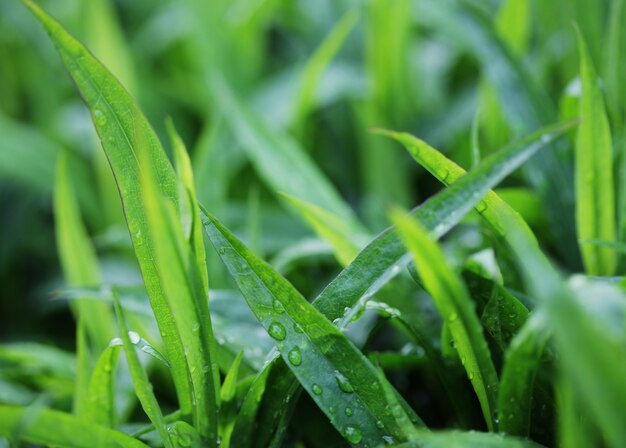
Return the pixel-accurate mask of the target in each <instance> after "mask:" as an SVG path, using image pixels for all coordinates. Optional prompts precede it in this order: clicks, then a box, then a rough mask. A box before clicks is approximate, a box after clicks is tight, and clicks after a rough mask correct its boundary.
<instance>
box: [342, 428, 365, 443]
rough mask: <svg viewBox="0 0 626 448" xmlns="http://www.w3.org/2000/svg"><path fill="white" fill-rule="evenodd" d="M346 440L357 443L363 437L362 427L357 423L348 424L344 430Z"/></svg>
mask: <svg viewBox="0 0 626 448" xmlns="http://www.w3.org/2000/svg"><path fill="white" fill-rule="evenodd" d="M344 436H345V438H346V440H347V441H348V442H350V443H352V444H357V443H359V442H360V441H361V440H362V439H363V433H362V432H361V428H359V427H358V426H356V425H348V426H346V429H345V431H344Z"/></svg>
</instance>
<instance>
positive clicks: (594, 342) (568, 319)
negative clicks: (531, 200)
mask: <svg viewBox="0 0 626 448" xmlns="http://www.w3.org/2000/svg"><path fill="white" fill-rule="evenodd" d="M508 229H509V239H510V242H511V245H512V247H513V248H514V250H515V253H516V255H517V260H518V262H519V264H520V267H521V268H522V269H523V272H524V274H525V279H526V282H527V284H528V287H529V289H530V290H531V291H532V294H533V295H534V296H535V297H536V298H537V299H539V300H540V301H541V302H542V305H543V309H544V310H545V312H546V315H547V317H548V319H549V320H550V323H551V327H552V330H553V332H554V339H555V342H556V345H557V347H558V348H559V357H560V358H559V359H560V360H561V368H562V371H563V373H564V374H566V375H567V377H568V379H569V380H570V381H571V383H572V385H573V387H574V389H575V391H576V395H577V397H578V399H579V400H580V401H581V403H582V405H583V406H584V407H585V409H587V410H586V411H585V413H586V414H588V415H590V416H591V418H593V421H594V422H595V424H596V425H597V426H598V428H600V429H601V431H602V433H603V435H604V437H605V439H606V441H607V443H608V444H609V445H610V446H614V447H620V446H623V445H624V444H625V443H626V428H625V427H624V425H622V424H621V422H623V421H625V420H626V408H624V406H623V403H626V388H624V385H623V378H624V377H625V376H626V366H624V365H623V363H615V360H616V359H621V357H623V356H624V353H625V352H626V342H625V341H624V338H623V330H622V334H621V339H617V340H616V339H615V333H614V332H613V331H607V330H609V329H610V328H611V325H610V324H609V321H607V322H602V321H601V319H599V318H598V317H596V316H594V314H593V313H590V312H589V311H588V310H586V309H583V307H582V306H581V304H580V302H579V299H576V298H575V297H574V296H573V294H572V293H571V292H570V290H569V289H568V288H566V286H565V285H564V284H563V283H562V282H561V279H560V278H559V275H558V273H557V272H556V270H555V269H554V268H553V267H552V265H551V264H550V263H549V262H548V260H547V259H546V258H545V256H543V255H542V254H537V253H536V251H533V250H532V249H529V245H530V244H531V243H530V241H529V240H528V238H527V237H526V236H525V235H524V234H523V233H522V232H519V231H518V229H517V228H516V227H515V226H513V225H512V226H510V227H508ZM596 300H599V301H601V300H602V297H596ZM622 308H623V306H622ZM619 313H621V314H622V316H623V313H624V310H623V309H621V310H619ZM608 314H609V316H611V317H608V319H612V318H613V316H614V314H615V310H613V311H611V312H609V313H608ZM620 319H621V317H620ZM623 322H624V321H623V319H622V320H621V322H620V323H621V324H622V325H623ZM607 325H608V326H607Z"/></svg>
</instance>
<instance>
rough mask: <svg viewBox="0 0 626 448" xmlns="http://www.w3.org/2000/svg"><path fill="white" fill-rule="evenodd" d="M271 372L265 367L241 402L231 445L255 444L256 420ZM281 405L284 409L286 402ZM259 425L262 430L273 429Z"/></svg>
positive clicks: (242, 447) (244, 445)
mask: <svg viewBox="0 0 626 448" xmlns="http://www.w3.org/2000/svg"><path fill="white" fill-rule="evenodd" d="M270 372H271V371H270V369H263V370H262V371H261V372H260V373H259V374H258V375H257V376H256V377H255V379H254V381H253V382H252V385H251V386H250V389H249V390H248V393H247V394H246V396H245V398H244V400H243V402H242V404H241V408H240V409H239V415H238V416H237V420H236V421H235V426H234V428H233V431H232V434H231V439H230V445H229V446H232V447H241V448H248V447H251V446H254V440H255V434H254V427H255V422H257V415H258V412H259V407H260V406H261V403H262V400H263V399H264V395H265V390H266V387H267V378H268V376H269V374H270ZM280 406H281V409H283V410H284V403H282V402H281V404H280ZM258 427H259V428H260V429H261V430H263V429H273V428H268V427H267V426H264V425H259V426H258ZM261 446H263V445H261Z"/></svg>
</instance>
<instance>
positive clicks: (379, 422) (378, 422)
mask: <svg viewBox="0 0 626 448" xmlns="http://www.w3.org/2000/svg"><path fill="white" fill-rule="evenodd" d="M376 427H377V428H378V429H383V428H384V427H385V424H384V423H383V421H382V420H376Z"/></svg>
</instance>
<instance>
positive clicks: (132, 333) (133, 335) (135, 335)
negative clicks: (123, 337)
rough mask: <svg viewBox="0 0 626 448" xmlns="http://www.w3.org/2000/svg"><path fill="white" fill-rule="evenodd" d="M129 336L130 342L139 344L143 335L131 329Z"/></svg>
mask: <svg viewBox="0 0 626 448" xmlns="http://www.w3.org/2000/svg"><path fill="white" fill-rule="evenodd" d="M128 337H129V339H130V342H131V343H133V344H138V343H139V341H140V340H141V336H139V334H138V333H137V332H135V331H129V332H128Z"/></svg>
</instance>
